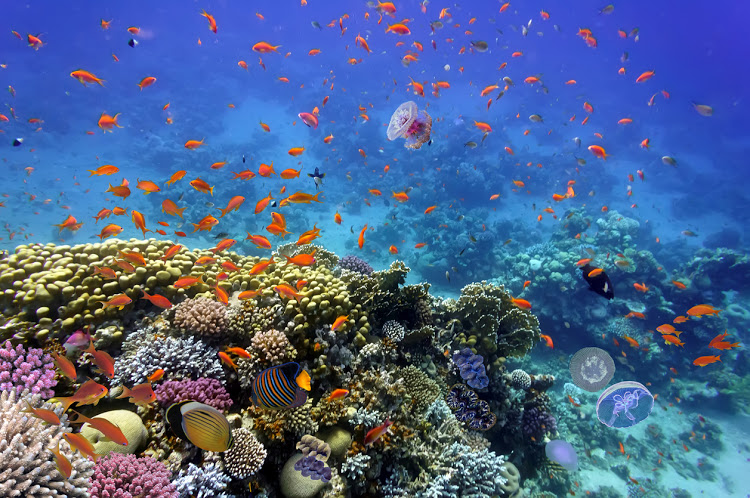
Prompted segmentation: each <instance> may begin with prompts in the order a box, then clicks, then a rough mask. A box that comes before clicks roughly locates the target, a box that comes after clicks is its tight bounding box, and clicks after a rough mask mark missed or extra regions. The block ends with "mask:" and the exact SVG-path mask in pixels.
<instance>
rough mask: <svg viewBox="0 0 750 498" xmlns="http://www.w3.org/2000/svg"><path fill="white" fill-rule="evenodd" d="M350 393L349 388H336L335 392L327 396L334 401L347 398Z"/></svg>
mask: <svg viewBox="0 0 750 498" xmlns="http://www.w3.org/2000/svg"><path fill="white" fill-rule="evenodd" d="M348 395H349V390H348V389H334V390H333V392H332V393H331V394H330V396H328V398H326V399H327V400H328V401H333V400H335V399H341V398H345V397H346V396H348Z"/></svg>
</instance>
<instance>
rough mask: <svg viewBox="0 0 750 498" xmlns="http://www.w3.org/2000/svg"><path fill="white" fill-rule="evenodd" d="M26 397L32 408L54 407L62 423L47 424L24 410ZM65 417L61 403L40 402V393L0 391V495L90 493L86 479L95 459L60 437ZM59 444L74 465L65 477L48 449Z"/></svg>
mask: <svg viewBox="0 0 750 498" xmlns="http://www.w3.org/2000/svg"><path fill="white" fill-rule="evenodd" d="M26 401H28V402H29V403H30V404H31V406H33V407H35V408H44V409H46V410H52V411H54V412H55V413H56V414H57V415H58V416H59V417H60V421H61V424H60V425H48V424H45V423H44V422H42V420H40V419H38V418H36V417H33V416H29V414H28V413H24V412H23V411H22V410H26V409H27V406H26ZM67 420H68V419H67V415H63V413H62V406H61V405H59V404H50V403H41V396H39V395H34V396H28V395H26V393H23V394H22V395H21V396H19V395H17V394H16V391H15V390H11V391H2V392H1V393H0V496H8V497H13V496H17V497H39V498H42V497H44V498H49V497H55V496H65V497H71V498H77V497H85V496H89V494H88V489H89V483H88V479H89V477H90V476H91V475H92V474H93V467H94V462H92V461H90V460H88V459H87V458H86V457H84V456H83V455H81V454H80V453H74V452H73V451H72V450H71V449H70V447H69V446H68V443H67V442H65V441H64V440H62V436H63V434H64V433H66V432H70V426H69V425H68V423H67ZM61 441H62V442H61ZM58 444H60V451H61V453H62V455H63V456H65V457H66V458H67V459H68V460H69V461H70V463H71V464H72V466H73V472H72V474H71V476H70V477H69V478H67V479H66V478H65V476H63V475H62V474H60V472H59V471H58V470H57V469H56V468H55V462H54V460H53V456H52V452H51V451H50V450H49V448H53V449H56V448H57V445H58Z"/></svg>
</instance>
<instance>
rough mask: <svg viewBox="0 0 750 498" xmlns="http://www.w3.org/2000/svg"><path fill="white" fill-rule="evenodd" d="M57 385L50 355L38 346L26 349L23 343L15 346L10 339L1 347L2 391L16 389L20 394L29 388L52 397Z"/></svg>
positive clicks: (0, 386)
mask: <svg viewBox="0 0 750 498" xmlns="http://www.w3.org/2000/svg"><path fill="white" fill-rule="evenodd" d="M56 385H57V380H55V366H54V364H53V363H52V357H51V356H50V355H48V354H46V353H44V351H42V350H41V349H37V348H29V349H25V348H24V347H23V346H22V345H21V344H18V345H17V346H16V347H15V348H14V347H13V346H12V345H11V343H10V341H5V343H4V344H3V345H2V346H1V347H0V391H9V390H15V391H16V393H17V394H20V393H21V391H24V390H27V391H29V392H30V393H31V394H40V395H42V396H43V397H45V398H51V397H52V396H54V391H53V390H52V388H53V387H55V386H56Z"/></svg>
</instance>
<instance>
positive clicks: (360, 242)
mask: <svg viewBox="0 0 750 498" xmlns="http://www.w3.org/2000/svg"><path fill="white" fill-rule="evenodd" d="M366 231H367V225H365V226H364V228H363V229H362V231H361V232H359V237H357V245H358V246H359V248H360V249H362V246H364V245H365V232H366Z"/></svg>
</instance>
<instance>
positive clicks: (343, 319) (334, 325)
mask: <svg viewBox="0 0 750 498" xmlns="http://www.w3.org/2000/svg"><path fill="white" fill-rule="evenodd" d="M347 320H349V315H342V316H339V317H338V318H336V320H334V321H333V323H332V324H331V332H335V331H337V330H338V329H340V328H341V326H342V325H344V324H345V323H346V321H347Z"/></svg>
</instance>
